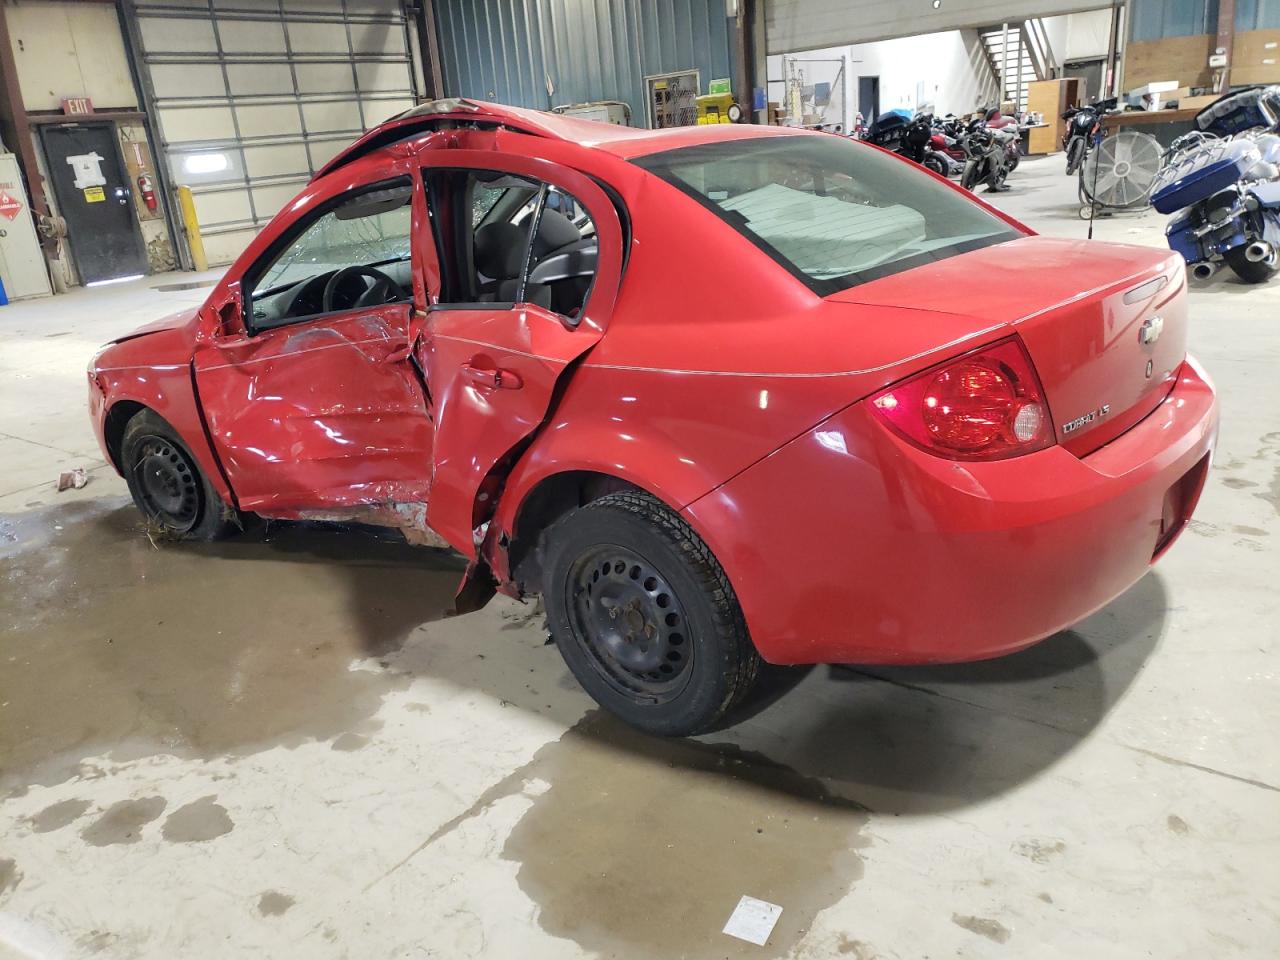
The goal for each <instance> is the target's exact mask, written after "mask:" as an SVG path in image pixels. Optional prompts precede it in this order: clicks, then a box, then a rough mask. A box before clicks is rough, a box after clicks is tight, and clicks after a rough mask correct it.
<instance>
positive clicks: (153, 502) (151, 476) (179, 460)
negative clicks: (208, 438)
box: [132, 436, 201, 533]
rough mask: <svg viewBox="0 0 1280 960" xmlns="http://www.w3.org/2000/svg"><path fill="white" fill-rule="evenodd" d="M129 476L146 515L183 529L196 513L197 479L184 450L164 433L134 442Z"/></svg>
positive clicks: (197, 512) (173, 527) (180, 531)
mask: <svg viewBox="0 0 1280 960" xmlns="http://www.w3.org/2000/svg"><path fill="white" fill-rule="evenodd" d="M137 451H138V452H137V454H136V455H135V457H134V462H133V468H132V469H133V477H134V480H135V481H136V486H137V490H138V495H139V498H140V499H141V500H142V503H143V506H144V508H145V512H146V513H147V515H148V516H149V517H151V518H152V519H154V520H158V521H159V522H160V523H162V524H163V525H164V526H165V527H167V528H169V529H171V530H173V531H175V532H177V533H186V532H187V531H189V530H190V529H191V528H192V527H194V526H195V525H196V520H197V519H199V517H200V499H201V496H200V483H199V481H198V480H197V479H196V477H197V473H196V466H195V464H194V463H192V462H191V458H190V457H188V456H187V453H186V451H185V450H183V449H182V448H181V447H179V446H178V445H177V444H176V443H174V442H173V441H171V440H169V439H167V438H165V437H157V436H147V437H143V438H142V440H141V441H140V442H139V444H138V446H137Z"/></svg>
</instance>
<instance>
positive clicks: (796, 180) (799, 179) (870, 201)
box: [634, 136, 1021, 296]
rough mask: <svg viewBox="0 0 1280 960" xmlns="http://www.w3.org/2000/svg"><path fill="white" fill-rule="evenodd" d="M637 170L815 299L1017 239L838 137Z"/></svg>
mask: <svg viewBox="0 0 1280 960" xmlns="http://www.w3.org/2000/svg"><path fill="white" fill-rule="evenodd" d="M634 162H635V163H636V164H637V165H639V166H641V167H643V168H644V169H646V170H648V171H649V172H650V173H654V174H656V175H657V176H659V177H661V178H662V179H663V180H666V181H667V182H668V183H670V184H672V185H674V186H676V187H678V188H679V189H681V190H683V191H684V192H685V193H687V194H689V195H690V196H691V197H693V198H694V199H695V200H697V201H698V202H699V203H701V204H703V206H705V207H707V208H708V209H710V210H711V211H712V212H714V213H715V214H717V215H718V216H719V217H720V218H721V219H722V220H724V221H725V223H727V224H729V226H731V227H733V228H734V229H735V230H737V231H738V232H739V233H741V234H742V235H743V236H745V237H746V238H747V239H749V240H751V241H752V242H753V243H754V244H756V246H758V247H760V249H761V250H763V251H765V253H767V254H769V256H771V257H773V259H774V260H776V261H777V262H778V263H779V264H780V265H782V266H783V267H785V268H786V269H787V270H789V271H790V272H791V273H792V274H794V275H795V276H796V277H798V278H799V279H800V280H802V281H803V282H804V283H806V284H807V285H808V286H809V288H810V289H812V290H813V291H814V292H815V293H817V294H819V295H820V296H826V295H828V294H831V293H835V292H837V291H839V290H844V289H847V288H848V287H852V286H854V285H856V284H859V283H866V282H867V281H869V280H875V279H878V278H880V277H884V276H888V275H889V274H892V273H900V272H901V271H903V270H909V269H911V268H912V267H916V266H919V265H921V264H924V263H929V262H932V261H935V260H945V259H947V258H948V257H954V256H956V255H957V254H960V253H965V252H966V251H969V250H976V249H978V248H979V247H986V246H990V245H991V244H995V243H1003V242H1004V241H1006V240H1013V239H1016V238H1017V237H1019V236H1021V234H1020V233H1018V232H1017V231H1016V230H1014V229H1013V228H1012V227H1010V226H1009V225H1008V224H1007V223H1005V222H1004V221H1003V220H1001V219H1000V218H999V217H996V216H994V215H993V214H991V213H988V212H987V211H986V210H984V209H983V208H982V207H981V206H979V205H978V204H976V203H974V202H973V201H971V200H969V199H968V197H966V196H965V195H964V194H961V193H958V192H956V191H955V190H952V189H951V188H949V187H947V186H945V185H943V184H941V183H939V182H937V181H936V180H935V179H934V178H933V177H931V176H929V175H928V174H926V173H924V172H923V171H922V170H916V169H912V167H911V166H909V165H907V164H906V163H903V162H902V161H901V160H898V159H896V158H894V157H891V156H888V155H886V154H883V153H881V152H880V151H878V150H873V149H871V148H869V147H866V146H860V145H858V144H855V143H852V142H851V141H849V140H846V139H845V138H843V137H836V136H808V137H806V136H782V137H768V138H761V139H758V140H725V141H719V142H717V143H708V144H702V145H700V146H695V147H682V148H680V149H677V150H668V151H666V152H664V153H655V154H650V155H649V156H644V157H639V158H637V159H636V160H635V161H634Z"/></svg>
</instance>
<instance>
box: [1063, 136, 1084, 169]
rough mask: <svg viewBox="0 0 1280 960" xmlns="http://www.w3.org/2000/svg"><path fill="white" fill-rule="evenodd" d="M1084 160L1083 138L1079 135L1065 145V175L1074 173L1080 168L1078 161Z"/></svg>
mask: <svg viewBox="0 0 1280 960" xmlns="http://www.w3.org/2000/svg"><path fill="white" fill-rule="evenodd" d="M1083 160H1084V140H1083V139H1081V138H1080V137H1076V138H1074V139H1073V140H1072V141H1071V143H1070V144H1068V145H1067V176H1071V174H1073V173H1075V172H1076V171H1077V170H1079V169H1080V163H1081V161H1083Z"/></svg>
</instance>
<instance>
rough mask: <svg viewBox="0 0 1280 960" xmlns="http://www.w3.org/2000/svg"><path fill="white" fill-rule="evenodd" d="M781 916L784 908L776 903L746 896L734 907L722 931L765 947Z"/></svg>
mask: <svg viewBox="0 0 1280 960" xmlns="http://www.w3.org/2000/svg"><path fill="white" fill-rule="evenodd" d="M780 916H782V908H781V907H780V906H778V905H777V904H776V903H767V902H766V901H764V900H757V899H756V898H755V897H747V896H744V897H743V898H742V899H741V900H739V901H738V905H737V906H736V907H734V908H733V913H731V914H730V915H729V922H728V923H726V924H725V925H724V930H722V931H721V933H727V934H728V935H729V936H731V937H737V938H738V939H739V940H745V941H747V943H754V944H755V945H756V946H759V947H763V946H764V945H765V943H766V942H767V941H768V939H769V934H771V933H773V926H774V924H776V923H777V922H778V917H780Z"/></svg>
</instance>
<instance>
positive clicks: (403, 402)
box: [89, 101, 1217, 734]
mask: <svg viewBox="0 0 1280 960" xmlns="http://www.w3.org/2000/svg"><path fill="white" fill-rule="evenodd" d="M1186 327H1187V307H1186V280H1185V274H1184V270H1183V264H1182V260H1181V258H1180V257H1178V256H1177V255H1176V254H1171V253H1169V252H1168V251H1165V250H1155V249H1148V248H1140V247H1131V246H1120V245H1109V244H1101V243H1085V242H1075V241H1067V240H1054V239H1047V238H1043V237H1038V236H1036V235H1035V234H1033V233H1032V231H1031V230H1029V229H1028V228H1027V227H1025V226H1023V225H1022V224H1020V223H1018V222H1016V221H1014V220H1012V219H1010V218H1009V217H1007V216H1005V215H1004V214H1002V213H1000V212H999V211H996V210H993V209H992V208H990V207H987V206H985V205H984V204H982V203H980V202H978V201H976V200H975V199H973V198H972V197H971V196H969V195H967V194H965V193H963V192H962V191H960V190H958V189H957V188H955V187H954V186H952V185H950V184H948V183H946V182H945V181H943V180H941V179H940V178H937V177H934V176H933V175H931V174H929V173H927V172H925V171H923V170H921V169H920V168H919V167H917V166H915V165H913V164H911V163H909V162H907V161H904V160H902V159H900V158H897V157H894V156H891V155H889V154H887V153H884V152H881V151H879V150H876V149H874V148H872V147H868V146H865V145H862V144H857V143H853V142H850V141H848V140H845V139H842V138H836V137H825V136H820V135H816V134H806V133H803V132H799V131H791V130H785V129H779V128H769V127H758V126H746V125H725V126H702V127H687V128H681V129H674V130H654V131H649V130H632V129H626V128H620V127H612V126H605V125H600V124H595V123H590V122H585V121H578V120H573V119H569V118H564V117H558V116H554V115H549V114H543V113H536V112H532V111H525V110H517V109H512V108H507V107H500V106H496V105H491V104H483V103H472V102H466V101H438V102H436V103H433V104H427V105H425V106H423V107H419V108H417V109H416V110H413V111H411V112H409V113H407V114H404V115H403V116H401V117H399V118H397V119H395V120H392V121H390V122H388V123H386V124H384V125H383V126H381V127H379V128H377V129H376V130H374V131H372V132H370V133H369V134H368V135H366V136H365V137H364V138H363V139H361V140H359V141H358V142H356V143H355V144H354V145H352V146H351V147H350V148H349V149H347V150H346V151H345V152H344V153H342V154H340V155H339V156H338V157H336V158H335V159H334V160H333V161H331V162H330V163H329V164H328V166H327V167H326V168H325V169H324V170H322V171H321V172H320V173H319V174H318V175H317V176H316V177H315V178H314V179H313V180H312V181H311V183H310V184H309V185H308V186H307V188H306V189H305V190H304V191H303V192H302V194H301V195H299V196H298V198H297V199H296V200H294V201H293V202H292V203H290V204H289V205H288V206H287V207H286V208H285V209H284V210H283V211H282V212H281V213H280V214H279V215H278V216H277V217H276V218H275V220H274V221H273V222H272V223H271V224H270V225H269V226H268V227H267V228H266V229H265V230H263V231H262V233H261V234H260V235H259V236H258V238H257V239H256V240H255V241H254V242H253V244H252V245H251V246H250V247H249V249H248V250H246V251H245V253H244V255H243V256H241V257H240V259H239V260H238V261H237V262H236V263H235V265H234V266H233V267H232V268H231V269H230V270H229V271H228V272H227V274H226V276H225V277H224V278H223V280H222V281H221V282H220V283H219V284H218V285H217V286H216V287H215V288H214V290H213V292H212V293H211V295H210V296H209V299H208V300H207V302H206V303H205V304H204V306H202V307H201V308H200V309H198V310H196V311H194V312H192V313H189V314H183V315H180V316H176V317H173V318H170V319H168V320H164V321H161V322H159V323H157V324H153V325H152V326H151V327H149V328H145V329H143V330H140V331H138V332H136V333H133V334H130V335H128V336H125V337H122V338H120V339H119V340H117V341H115V342H114V343H113V344H112V345H110V346H108V347H107V348H106V349H104V350H103V351H102V352H101V353H99V354H98V355H97V357H96V358H95V359H94V361H93V364H92V366H91V367H90V370H89V388H90V389H89V396H90V400H89V406H90V411H91V413H92V416H93V421H94V426H95V428H96V429H97V432H98V437H99V439H100V441H101V444H102V448H103V450H104V451H105V453H106V455H107V457H108V458H109V459H110V460H111V462H112V463H113V464H114V465H115V466H116V468H117V469H118V470H119V471H120V472H121V473H122V474H123V475H124V477H125V479H126V480H127V481H128V484H129V489H130V491H131V492H132V494H133V498H134V500H135V502H136V503H137V506H138V508H139V509H140V510H141V511H142V512H143V513H144V514H145V515H146V516H147V517H148V519H149V520H150V521H151V522H152V523H153V524H154V525H158V526H159V527H162V528H164V529H165V530H167V531H169V532H170V533H171V534H172V535H175V536H182V537H190V538H198V539H199V538H211V537H215V536H218V535H221V534H224V533H226V532H228V531H229V530H230V529H233V528H234V527H235V525H236V520H237V517H238V516H239V515H240V514H242V513H256V514H260V515H262V516H266V517H282V518H295V519H296V518H319V519H349V518H354V519H359V520H363V521H366V522H373V523H381V524H385V525H390V526H396V527H399V528H401V529H403V530H404V531H405V533H406V535H407V536H409V537H410V538H411V539H415V540H418V541H425V542H432V543H437V544H447V545H449V546H451V547H452V548H453V549H455V550H457V551H459V552H460V553H462V554H464V555H465V556H466V557H467V558H468V559H469V560H470V561H471V564H470V569H469V571H468V574H467V578H466V580H465V581H464V583H463V586H462V588H461V590H460V592H459V606H460V608H461V609H471V608H474V607H476V606H478V605H479V604H481V603H483V602H484V601H485V600H487V599H488V597H489V596H491V595H492V593H493V591H495V590H498V591H502V592H503V593H507V594H510V595H512V596H522V595H526V594H532V593H541V594H542V595H543V597H544V600H545V603H546V608H547V614H548V619H549V623H550V628H551V632H552V634H553V636H554V637H555V639H556V642H557V643H558V644H559V647H560V650H561V652H562V653H563V655H564V658H565V660H566V661H567V662H568V664H569V666H570V668H571V669H572V670H573V672H574V674H575V675H576V676H577V678H578V680H579V681H580V682H581V683H582V685H583V686H584V687H585V688H586V689H587V691H588V692H589V693H591V694H592V696H594V697H595V698H596V699H597V700H598V701H599V702H600V703H601V704H603V705H604V706H605V707H607V708H608V709H610V710H612V711H614V712H615V713H617V714H619V715H620V716H622V717H623V718H625V719H626V720H628V721H630V722H631V723H633V724H635V725H637V726H639V727H642V728H644V729H646V730H649V731H653V732H656V733H664V734H687V733H693V732H697V731H701V730H705V729H707V728H708V727H710V726H711V725H713V724H714V723H716V722H717V721H718V720H719V719H720V718H721V717H722V716H723V715H724V714H725V713H726V711H728V710H729V709H730V708H731V707H732V706H733V705H734V704H735V703H737V702H738V701H740V700H741V699H742V697H743V696H744V695H745V694H746V693H747V692H748V690H749V689H750V688H751V686H752V683H753V681H754V679H755V677H756V674H757V670H758V667H759V664H760V663H761V661H762V660H764V661H769V662H771V663H821V662H859V663H936V662H944V661H962V660H975V659H980V658H986V657H994V656H998V655H1000V654H1005V653H1009V652H1011V651H1014V650H1018V649H1020V648H1022V647H1025V646H1027V645H1029V644H1031V643H1034V642H1035V641H1037V640H1039V639H1041V638H1043V637H1045V636H1048V635H1049V634H1052V633H1054V632H1056V631H1058V630H1061V629H1063V628H1064V627H1067V626H1068V625H1070V624H1072V623H1074V622H1076V621H1077V620H1080V619H1081V618H1082V617H1084V616H1086V615H1087V614H1089V613H1090V612H1091V611H1093V610H1095V609H1097V608H1098V607H1100V606H1102V605H1103V604H1105V603H1107V602H1108V601H1110V600H1111V599H1112V598H1113V597H1115V596H1117V595H1118V594H1120V593H1121V592H1122V591H1124V590H1126V589H1127V588H1128V587H1129V586H1130V585H1131V584H1133V583H1134V582H1135V581H1136V580H1138V579H1139V578H1140V577H1142V576H1143V574H1144V573H1145V572H1146V571H1147V569H1148V568H1149V567H1150V566H1151V564H1152V563H1153V562H1154V561H1155V560H1156V559H1157V558H1158V557H1159V556H1160V555H1161V553H1162V552H1163V551H1165V550H1166V549H1167V548H1168V546H1169V544H1170V543H1171V542H1172V541H1173V539H1174V538H1175V537H1176V536H1177V535H1178V533H1179V532H1180V531H1181V530H1182V528H1183V527H1184V526H1185V524H1186V522H1187V519H1188V518H1189V516H1190V514H1191V511H1192V509H1193V508H1194V506H1195V503H1196V500H1197V497H1198V496H1199V493H1200V489H1201V487H1202V485H1203V483H1204V479H1205V475H1206V472H1207V469H1208V465H1209V458H1210V453H1211V450H1212V447H1213V444H1214V440H1215V436H1216V430H1217V405H1216V401H1215V398H1214V392H1213V387H1212V386H1211V384H1210V383H1209V380H1208V379H1207V377H1206V376H1205V375H1204V373H1203V371H1202V370H1201V369H1200V368H1199V366H1198V365H1197V364H1196V363H1195V361H1194V360H1192V359H1191V358H1189V357H1188V356H1187V354H1186Z"/></svg>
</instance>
